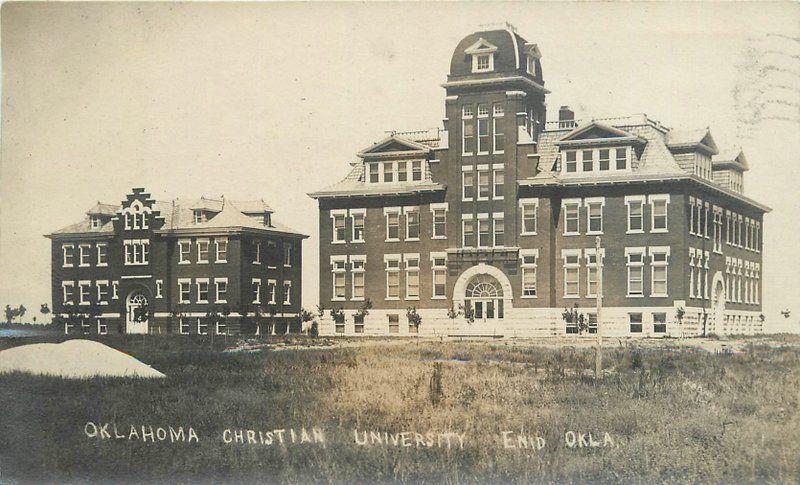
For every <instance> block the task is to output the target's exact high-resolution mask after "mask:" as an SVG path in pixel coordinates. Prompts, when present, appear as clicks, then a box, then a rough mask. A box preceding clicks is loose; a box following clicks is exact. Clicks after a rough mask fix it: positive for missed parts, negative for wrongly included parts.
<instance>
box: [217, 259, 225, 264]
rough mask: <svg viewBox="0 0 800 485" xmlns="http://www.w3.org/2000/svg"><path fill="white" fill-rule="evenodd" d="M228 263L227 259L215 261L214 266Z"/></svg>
mask: <svg viewBox="0 0 800 485" xmlns="http://www.w3.org/2000/svg"><path fill="white" fill-rule="evenodd" d="M227 262H228V260H227V259H222V260H219V261H214V264H224V263H227Z"/></svg>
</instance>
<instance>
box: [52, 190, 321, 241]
mask: <svg viewBox="0 0 800 485" xmlns="http://www.w3.org/2000/svg"><path fill="white" fill-rule="evenodd" d="M151 202H152V208H153V210H154V211H156V212H158V213H159V215H158V217H159V218H161V219H163V220H164V225H163V227H162V228H161V229H160V230H158V231H156V232H159V233H166V234H169V233H180V234H188V233H192V232H210V231H221V230H225V231H237V230H245V229H246V230H261V231H265V232H270V233H281V234H286V235H291V236H301V237H308V236H306V235H304V234H302V233H300V232H298V231H295V230H294V229H291V228H290V227H288V226H285V225H283V224H280V223H278V222H276V221H275V220H271V221H270V225H269V226H268V225H266V224H264V222H265V220H264V219H263V218H256V217H252V216H255V215H260V214H263V213H265V212H269V213H271V212H273V211H272V208H271V207H270V206H269V205H267V204H266V203H265V202H264V201H263V200H246V201H238V202H237V201H231V200H228V199H226V198H224V197H223V198H220V199H212V198H207V197H200V198H199V199H186V198H178V199H174V200H170V201H159V200H156V201H151ZM98 206H101V208H102V210H103V211H104V214H105V215H109V216H112V217H111V219H110V220H101V221H100V222H101V226H100V227H97V228H93V227H91V221H90V219H89V217H86V218H85V219H84V220H82V221H80V222H77V223H75V224H70V225H69V226H66V227H64V228H61V229H59V230H57V231H54V232H52V233H51V234H50V235H49V236H65V235H70V236H92V235H113V234H114V222H113V221H114V220H117V219H118V218H119V217H120V215H121V212H120V211H121V210H122V207H121V206H119V205H116V206H115V205H113V204H103V203H100V202H98V203H97V204H95V206H93V207H92V208H91V209H89V210H88V211H87V212H86V214H87V216H88V215H93V214H94V212H96V211H97V210H98ZM111 208H114V209H115V210H114V211H113V212H111ZM196 209H202V210H207V211H209V212H214V213H216V214H215V215H213V216H212V217H210V218H209V219H208V220H206V221H205V222H201V223H197V224H195V222H194V211H195V210H196Z"/></svg>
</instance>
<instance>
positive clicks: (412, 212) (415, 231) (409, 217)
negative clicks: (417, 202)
mask: <svg viewBox="0 0 800 485" xmlns="http://www.w3.org/2000/svg"><path fill="white" fill-rule="evenodd" d="M405 213H406V241H418V240H419V210H418V209H416V208H415V209H408V208H406V209H405Z"/></svg>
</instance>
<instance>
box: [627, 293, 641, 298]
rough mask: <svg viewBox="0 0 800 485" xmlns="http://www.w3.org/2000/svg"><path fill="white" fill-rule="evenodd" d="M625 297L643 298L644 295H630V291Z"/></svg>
mask: <svg viewBox="0 0 800 485" xmlns="http://www.w3.org/2000/svg"><path fill="white" fill-rule="evenodd" d="M625 298H644V295H631V294H630V293H629V294H627V295H625Z"/></svg>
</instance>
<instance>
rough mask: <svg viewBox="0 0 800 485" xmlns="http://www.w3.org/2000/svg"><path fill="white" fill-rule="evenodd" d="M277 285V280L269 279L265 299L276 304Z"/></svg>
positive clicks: (271, 303)
mask: <svg viewBox="0 0 800 485" xmlns="http://www.w3.org/2000/svg"><path fill="white" fill-rule="evenodd" d="M276 286H277V283H276V282H275V280H267V294H266V295H264V299H265V300H266V301H267V303H268V304H270V305H274V304H275V292H276Z"/></svg>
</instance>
